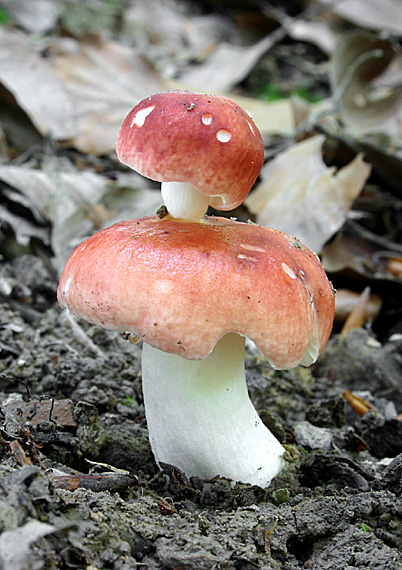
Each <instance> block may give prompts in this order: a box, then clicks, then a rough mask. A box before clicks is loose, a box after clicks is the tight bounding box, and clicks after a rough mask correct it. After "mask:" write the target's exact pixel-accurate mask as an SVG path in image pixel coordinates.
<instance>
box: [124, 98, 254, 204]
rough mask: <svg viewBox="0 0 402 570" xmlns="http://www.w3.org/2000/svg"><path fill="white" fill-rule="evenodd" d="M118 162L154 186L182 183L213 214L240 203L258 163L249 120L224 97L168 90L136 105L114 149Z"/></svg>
mask: <svg viewBox="0 0 402 570" xmlns="http://www.w3.org/2000/svg"><path fill="white" fill-rule="evenodd" d="M116 152H117V156H118V158H119V159H120V161H121V162H123V163H124V164H126V165H127V166H130V167H131V168H133V169H134V170H136V171H137V172H139V173H140V174H142V175H144V176H146V177H147V178H151V179H152V180H158V181H159V182H188V183H191V184H193V185H194V186H195V187H196V188H197V189H198V190H199V191H200V192H202V193H203V194H205V195H207V196H211V200H210V203H211V205H212V206H214V207H215V208H217V209H219V210H232V209H233V208H235V207H237V206H238V205H239V204H241V203H242V202H243V201H244V199H245V197H246V196H247V194H248V193H249V191H250V189H251V187H252V185H253V184H254V182H255V180H256V178H257V176H258V174H259V172H260V170H261V167H262V165H263V162H264V144H263V141H262V138H261V134H260V132H259V130H258V128H257V127H256V126H255V124H254V122H253V120H252V119H251V117H250V116H249V115H248V114H247V113H246V112H245V111H244V110H243V109H242V108H241V107H239V105H237V103H235V102H234V101H232V100H231V99H228V98H227V97H217V96H212V95H203V94H200V93H191V92H189V91H168V92H166V93H158V94H156V95H152V96H151V97H148V98H147V99H145V100H143V101H141V102H140V103H138V105H137V106H136V107H134V109H133V110H132V111H131V112H130V113H129V114H128V115H127V117H126V119H125V121H124V123H123V125H122V127H121V129H120V133H119V137H118V140H117V146H116Z"/></svg>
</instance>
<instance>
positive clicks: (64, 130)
mask: <svg viewBox="0 0 402 570" xmlns="http://www.w3.org/2000/svg"><path fill="white" fill-rule="evenodd" d="M0 82H1V83H2V84H3V85H4V86H5V87H6V88H7V89H8V90H9V91H10V92H11V93H12V94H13V96H14V97H15V99H16V100H17V102H18V104H19V105H20V106H21V107H22V109H23V110H24V111H25V112H26V113H27V115H28V116H29V117H30V119H31V120H32V122H33V123H34V125H35V127H36V128H37V129H38V131H39V132H40V133H41V134H42V135H49V136H52V137H54V138H56V139H66V138H70V137H72V136H74V134H75V132H76V125H75V122H74V113H73V102H72V100H71V98H70V97H69V95H68V94H67V93H66V91H65V88H64V86H63V84H62V83H61V81H60V80H59V79H58V78H57V77H56V75H55V74H54V73H53V72H52V70H51V69H50V68H49V65H48V64H47V62H46V61H45V60H44V59H42V58H41V56H40V54H39V47H38V46H37V45H36V44H35V41H34V40H32V39H30V38H29V37H28V36H26V35H25V34H23V33H22V32H18V31H14V30H9V29H7V28H5V27H0Z"/></svg>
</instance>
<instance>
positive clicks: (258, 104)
mask: <svg viewBox="0 0 402 570" xmlns="http://www.w3.org/2000/svg"><path fill="white" fill-rule="evenodd" d="M227 96H228V97H230V98H231V99H233V100H234V101H236V103H238V104H239V105H241V106H242V107H243V109H245V110H246V111H247V113H248V114H249V115H250V116H251V117H252V118H253V120H254V122H255V124H256V125H257V127H258V128H259V130H260V131H261V133H262V134H269V135H292V134H293V133H294V132H295V128H296V113H295V108H294V101H293V99H281V100H280V101H271V102H268V101H262V100H260V99H252V98H251V97H242V96H240V95H237V94H232V93H229V95H227Z"/></svg>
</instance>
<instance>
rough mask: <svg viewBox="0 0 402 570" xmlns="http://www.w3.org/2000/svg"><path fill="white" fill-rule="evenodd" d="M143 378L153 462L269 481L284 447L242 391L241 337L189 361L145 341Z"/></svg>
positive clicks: (227, 338) (191, 471)
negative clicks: (206, 354)
mask: <svg viewBox="0 0 402 570" xmlns="http://www.w3.org/2000/svg"><path fill="white" fill-rule="evenodd" d="M142 381H143V392H144V402H145V413H146V418H147V423H148V430H149V438H150V442H151V446H152V450H153V453H154V455H155V459H156V461H157V463H158V464H159V463H160V462H163V463H168V464H170V465H174V466H176V467H178V468H180V469H181V470H182V471H184V472H185V473H186V475H187V476H188V477H190V476H192V475H197V476H199V477H202V478H206V479H209V478H212V477H214V476H215V475H221V476H222V477H229V478H231V479H234V480H236V481H243V482H244V483H252V484H255V485H260V486H261V487H266V486H268V485H269V483H270V481H271V479H272V478H273V477H275V476H276V475H277V474H278V473H279V471H280V469H281V467H282V465H283V459H282V454H283V453H284V449H283V447H282V446H281V445H280V443H279V442H278V441H277V440H276V439H275V437H274V436H273V435H272V434H271V432H270V431H269V430H268V429H267V428H266V427H265V425H264V424H263V423H262V422H261V420H260V418H259V416H258V414H257V412H256V411H255V409H254V407H253V405H252V403H251V401H250V398H249V396H248V392H247V386H246V380H245V372H244V338H243V337H241V336H239V335H237V334H235V333H229V334H227V335H225V336H224V337H223V338H222V339H221V340H220V341H219V342H218V343H217V344H216V346H215V348H214V350H213V351H212V353H211V354H210V355H209V356H208V357H207V358H205V359H204V360H186V359H184V358H181V357H180V356H176V355H174V354H168V353H166V352H162V351H160V350H158V349H156V348H153V347H151V346H149V345H148V344H144V346H143V352H142Z"/></svg>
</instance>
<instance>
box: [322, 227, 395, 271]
mask: <svg viewBox="0 0 402 570" xmlns="http://www.w3.org/2000/svg"><path fill="white" fill-rule="evenodd" d="M382 241H384V240H382V238H381V237H380V236H377V235H376V234H372V233H371V232H368V231H367V230H363V231H360V228H359V226H358V225H357V224H355V223H352V222H351V221H350V220H348V222H347V224H346V225H345V227H344V228H343V229H342V231H341V232H339V233H338V235H337V236H336V237H335V239H333V240H332V241H331V243H329V244H328V245H326V246H325V247H324V249H323V250H322V252H321V261H322V264H323V266H324V267H325V269H326V271H328V272H330V273H338V272H341V271H347V272H348V274H349V273H350V271H352V272H354V273H356V274H358V275H360V276H363V277H365V278H366V279H372V280H377V279H380V280H383V279H385V280H388V281H399V282H400V277H398V275H395V273H393V272H392V270H390V269H392V267H391V268H390V267H389V260H390V259H398V257H400V256H401V255H402V246H401V245H399V244H397V243H393V242H388V240H385V241H387V242H388V243H389V247H390V248H392V249H393V251H392V250H391V249H388V250H387V249H385V247H386V246H385V244H383V243H382Z"/></svg>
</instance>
